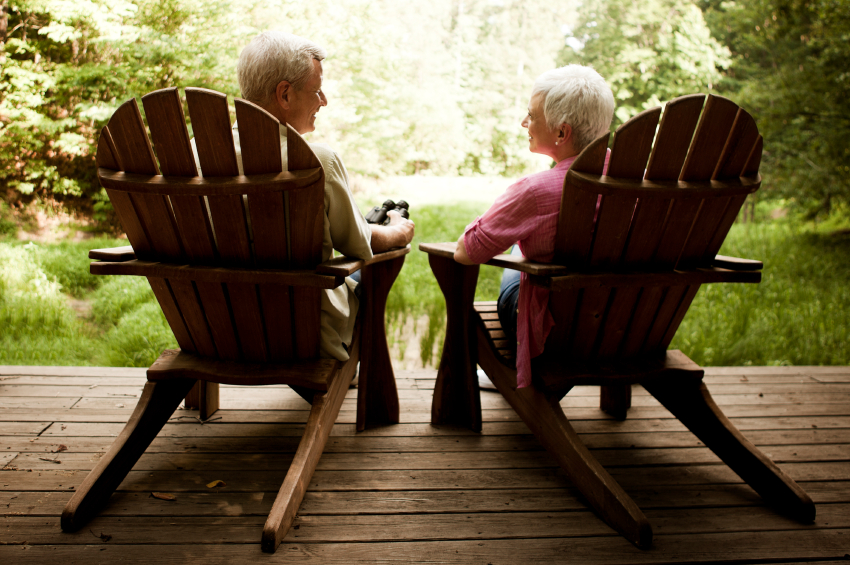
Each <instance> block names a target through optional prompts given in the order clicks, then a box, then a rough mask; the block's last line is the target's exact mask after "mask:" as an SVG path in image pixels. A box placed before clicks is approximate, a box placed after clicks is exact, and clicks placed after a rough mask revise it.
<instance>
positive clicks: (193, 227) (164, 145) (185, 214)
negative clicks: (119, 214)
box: [142, 88, 216, 263]
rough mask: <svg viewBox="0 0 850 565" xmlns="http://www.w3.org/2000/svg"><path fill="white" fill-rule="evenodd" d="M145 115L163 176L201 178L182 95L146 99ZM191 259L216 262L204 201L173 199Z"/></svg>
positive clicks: (170, 92)
mask: <svg viewBox="0 0 850 565" xmlns="http://www.w3.org/2000/svg"><path fill="white" fill-rule="evenodd" d="M142 103H143V104H144V107H145V115H146V116H147V118H148V124H149V127H150V131H151V138H152V139H153V144H154V148H155V150H156V154H157V157H158V158H159V166H160V169H161V171H162V174H163V175H166V176H178V177H195V176H198V168H197V166H196V165H195V157H194V155H193V154H192V145H191V143H190V142H189V132H188V130H187V129H186V118H185V115H184V114H183V105H182V104H181V102H180V93H179V91H178V90H177V89H176V88H165V89H162V90H157V91H155V92H151V93H150V94H147V95H145V96H143V97H142ZM169 201H170V202H171V207H172V209H173V210H174V217H175V220H176V221H177V227H178V229H179V232H180V239H181V241H182V243H183V249H184V251H185V252H186V255H187V259H188V260H189V261H191V262H193V263H212V262H214V261H215V259H216V249H215V239H214V237H213V234H212V226H211V225H210V220H209V215H208V214H207V210H206V204H205V203H204V199H203V198H202V197H199V196H178V195H172V196H170V197H169Z"/></svg>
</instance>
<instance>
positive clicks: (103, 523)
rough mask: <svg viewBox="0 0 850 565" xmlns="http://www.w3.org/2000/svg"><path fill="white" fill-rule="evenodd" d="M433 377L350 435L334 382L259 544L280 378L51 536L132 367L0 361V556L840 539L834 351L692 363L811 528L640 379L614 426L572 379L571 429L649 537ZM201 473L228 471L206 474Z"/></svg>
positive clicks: (232, 404)
mask: <svg viewBox="0 0 850 565" xmlns="http://www.w3.org/2000/svg"><path fill="white" fill-rule="evenodd" d="M434 379H435V373H434V372H433V371H428V370H418V371H398V379H397V381H398V386H399V396H400V404H401V423H400V424H398V425H395V426H388V427H384V428H377V429H372V430H367V431H366V432H363V433H361V434H357V433H356V432H355V430H354V418H355V409H356V390H351V391H349V394H348V396H347V397H346V400H345V401H344V404H343V409H342V411H341V412H340V417H339V418H338V420H337V424H336V425H335V426H334V429H333V431H332V435H331V438H330V440H329V442H328V446H327V449H326V450H325V454H324V455H323V457H322V458H321V460H320V461H319V465H318V467H317V470H316V473H315V475H314V477H313V480H312V481H311V484H310V486H309V487H308V490H307V494H306V496H305V499H304V503H303V504H302V507H301V509H300V511H299V515H298V518H297V519H296V522H295V524H294V527H293V528H292V530H290V532H289V534H288V535H287V537H286V538H285V539H284V541H283V543H282V544H281V546H280V549H279V550H278V552H277V553H276V554H275V555H274V556H269V555H264V554H262V553H261V552H260V547H259V538H260V533H261V529H262V524H263V522H264V520H265V516H266V514H267V513H268V511H269V509H270V508H271V503H272V500H273V499H274V496H275V493H276V491H277V489H278V487H279V486H280V483H281V481H282V479H283V476H284V475H285V473H286V470H287V467H288V465H289V462H290V461H291V459H292V456H293V453H294V451H295V449H296V447H297V442H298V439H299V435H300V433H301V431H302V430H303V424H304V421H305V420H306V417H307V412H308V405H307V404H306V403H305V402H304V401H303V400H301V399H300V397H298V396H297V395H296V394H295V393H294V392H292V391H291V390H289V389H288V388H287V387H267V388H265V389H259V388H248V387H233V386H227V387H222V402H221V404H222V410H220V411H219V412H218V413H216V414H215V415H214V416H213V419H211V420H209V421H207V422H205V423H202V422H201V421H200V419H199V418H198V413H197V411H193V410H184V409H180V410H178V411H176V412H175V414H174V416H173V418H172V419H171V420H170V421H169V423H168V424H166V426H165V428H164V429H163V431H162V433H161V434H160V435H159V436H158V437H157V438H156V439H155V440H154V442H153V443H152V445H151V447H150V448H149V449H148V451H147V452H146V453H145V454H144V455H143V456H142V458H141V459H140V461H139V463H138V464H137V465H136V467H135V468H134V470H133V471H131V473H130V475H129V476H128V477H127V479H126V480H125V481H124V482H123V483H122V485H121V486H120V487H119V491H118V492H117V493H116V494H115V495H114V496H113V498H112V500H111V501H110V503H109V505H108V506H107V508H106V509H105V510H104V511H103V513H102V514H101V515H100V516H98V517H97V518H95V519H94V520H93V521H92V522H91V524H90V527H87V528H84V529H82V530H81V531H80V532H77V533H75V534H64V533H62V532H61V531H60V529H59V520H58V517H59V514H60V513H61V510H62V508H63V507H64V505H65V503H66V502H67V501H68V499H69V498H70V496H71V494H72V493H73V489H74V488H76V486H78V485H79V484H80V483H81V482H82V480H83V478H84V477H85V475H86V474H87V473H88V470H89V469H91V468H92V466H93V465H94V464H95V463H96V462H97V460H98V459H99V458H100V457H101V456H102V454H103V453H104V452H105V451H106V449H107V448H108V447H109V445H110V444H111V442H112V441H113V440H114V438H115V436H116V435H117V434H118V433H119V432H120V430H121V428H122V427H123V424H124V422H126V421H127V419H128V418H129V416H130V414H131V412H132V409H133V407H134V406H135V403H136V401H137V399H138V396H139V394H140V392H141V388H142V386H143V384H144V381H145V370H144V369H131V368H126V369H125V368H117V369H113V368H104V367H14V366H0V469H1V470H0V507H2V508H4V514H3V525H2V527H0V561H2V562H4V563H60V562H72V563H73V562H85V563H87V564H90V563H111V562H114V561H123V562H139V563H141V562H148V561H156V562H162V563H178V562H179V563H199V562H203V563H236V562H246V561H248V560H250V559H258V560H264V561H269V562H284V561H285V562H287V563H359V562H363V563H367V562H368V563H372V562H375V561H382V562H383V561H386V562H390V563H392V562H399V563H409V562H425V561H439V562H448V563H471V562H472V563H494V564H495V563H538V562H551V563H558V562H567V561H569V562H575V563H600V564H602V563H674V562H675V563H718V562H732V563H759V562H780V563H803V562H808V561H817V562H827V563H828V562H830V561H833V562H836V563H837V562H846V561H845V555H847V554H848V553H850V368H848V367H714V368H707V369H706V378H705V380H706V383H707V384H708V386H709V389H710V390H711V392H712V395H713V396H714V398H715V399H716V401H717V403H718V405H720V406H721V407H722V409H723V410H724V412H725V413H726V414H727V415H728V416H729V417H730V419H731V420H732V421H733V422H734V423H735V425H736V426H738V427H739V428H740V429H741V430H742V431H743V433H744V434H745V436H746V437H747V438H748V439H750V440H751V441H752V442H753V443H755V444H756V445H758V446H759V447H760V449H762V450H763V451H764V452H765V453H766V454H768V455H769V456H770V457H771V458H772V459H773V460H774V461H776V462H777V463H778V464H779V465H780V466H781V467H782V468H783V469H784V470H785V471H786V472H787V473H788V474H789V475H790V476H791V477H793V478H794V479H795V480H797V481H798V482H799V483H800V484H801V486H802V487H803V488H804V489H806V491H807V492H808V493H809V494H810V495H811V496H812V498H813V499H814V501H815V502H816V504H817V505H818V519H817V521H816V523H815V524H813V525H805V524H799V523H796V522H794V521H792V520H789V519H787V518H785V517H783V516H781V515H778V514H776V513H775V512H774V511H773V510H772V509H771V508H769V507H766V506H765V505H764V504H763V502H762V501H761V499H760V498H759V497H758V495H756V494H755V493H754V492H753V491H752V489H750V488H749V487H748V486H747V485H745V484H743V483H742V482H741V480H740V479H739V478H738V477H737V476H736V475H735V474H734V473H733V472H732V471H731V470H729V469H728V468H727V467H726V466H725V465H723V464H722V463H721V462H720V461H719V460H718V459H717V457H716V456H714V454H713V453H711V452H710V451H709V450H707V449H706V448H705V447H703V446H702V444H701V443H700V442H699V441H698V440H697V439H696V438H695V437H694V436H693V435H692V434H691V433H690V432H688V431H687V430H686V429H685V428H684V427H683V426H682V425H681V424H680V423H679V422H678V421H677V420H675V419H674V418H672V417H671V415H670V414H669V412H667V411H666V410H665V409H664V408H663V407H661V406H660V405H659V404H658V403H657V402H656V401H655V400H654V399H653V398H652V397H651V396H649V395H648V394H646V393H645V391H643V389H641V388H640V387H635V389H634V396H633V405H634V408H633V409H632V410H631V411H630V412H629V419H628V420H626V421H625V422H617V421H614V420H612V419H610V418H609V417H608V416H607V415H606V414H604V413H603V412H602V411H600V410H599V409H598V394H599V393H598V389H594V388H593V387H577V388H576V390H574V391H572V392H571V393H570V394H569V395H567V397H566V398H565V399H564V400H563V402H562V405H563V406H564V409H565V412H566V414H567V416H568V417H569V418H570V420H571V421H572V422H573V424H574V427H575V428H576V430H577V432H578V433H579V434H580V435H581V436H582V439H583V440H584V441H585V443H586V445H588V447H589V448H590V449H591V450H592V451H593V453H594V455H595V456H596V457H597V458H598V459H599V460H600V462H601V463H602V464H603V465H605V466H606V468H607V469H608V470H609V472H610V473H611V474H612V475H613V476H614V477H615V478H617V480H618V481H620V483H621V484H622V486H623V488H624V489H625V490H626V491H627V492H628V493H629V494H630V495H631V496H632V497H633V498H634V499H635V501H636V502H637V503H638V504H639V505H640V506H641V508H642V509H643V510H644V511H645V513H646V515H647V517H648V518H649V520H650V521H651V522H652V524H653V527H654V531H655V542H654V546H653V548H652V549H650V550H646V551H641V550H638V549H636V548H634V547H633V546H632V545H631V544H629V543H628V542H627V541H625V540H623V539H622V538H620V537H619V536H618V535H616V534H615V533H614V532H613V531H612V530H611V529H610V528H609V527H608V526H607V525H605V523H604V522H602V521H601V520H599V518H597V517H596V516H595V514H593V513H592V512H591V511H589V510H588V508H587V506H586V504H585V503H584V502H583V500H582V498H581V496H580V495H579V494H578V492H577V491H576V490H575V489H574V488H573V487H572V485H571V484H570V483H569V481H568V480H567V479H566V478H565V476H564V474H563V472H562V471H561V470H560V469H559V468H558V467H557V466H556V465H555V464H554V462H553V461H552V460H551V458H550V457H549V455H548V454H547V453H546V452H545V451H544V450H542V449H541V447H540V445H539V444H538V443H537V441H536V440H535V439H534V437H533V436H532V435H531V434H530V432H529V430H528V428H527V427H526V426H525V424H523V423H522V422H521V421H520V420H519V419H518V418H517V417H516V414H515V413H514V412H513V410H512V409H511V408H510V407H509V406H508V405H507V403H506V402H505V401H504V399H502V398H501V396H499V395H498V394H495V393H490V392H482V408H483V419H484V426H483V430H482V433H481V434H476V433H473V432H470V431H468V430H464V429H460V428H454V427H451V426H431V425H430V423H429V421H430V402H431V395H432V389H433V386H434ZM270 389H273V390H270ZM215 479H221V480H224V481H225V482H226V483H227V485H226V486H225V487H223V488H216V489H209V488H207V487H206V484H207V483H209V482H210V481H212V480H215ZM154 490H155V491H161V492H168V493H172V494H174V495H175V496H176V500H175V501H173V502H168V501H163V500H159V499H155V498H153V497H151V496H150V492H151V491H154ZM102 534H103V535H102ZM106 536H111V537H109V538H108V541H104V540H105V539H106ZM189 539H191V540H193V541H194V543H193V544H187V543H186V540H189Z"/></svg>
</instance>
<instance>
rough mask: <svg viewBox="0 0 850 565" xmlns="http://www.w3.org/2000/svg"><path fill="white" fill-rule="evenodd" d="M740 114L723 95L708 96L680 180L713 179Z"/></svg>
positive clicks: (733, 104)
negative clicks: (736, 118) (730, 132)
mask: <svg viewBox="0 0 850 565" xmlns="http://www.w3.org/2000/svg"><path fill="white" fill-rule="evenodd" d="M737 115H738V105H737V104H735V103H734V102H732V101H731V100H729V99H727V98H723V97H722V96H715V95H713V94H709V95H708V98H707V100H706V102H705V110H704V111H703V113H702V116H701V117H700V121H699V125H698V126H697V131H696V133H695V134H694V139H693V141H692V142H691V147H690V149H689V150H688V156H687V158H686V159H685V164H684V165H683V166H682V174H681V175H680V176H679V179H680V180H683V181H695V180H708V179H710V178H711V177H712V175H713V173H714V170H715V168H716V167H717V163H718V161H719V159H720V155H721V152H722V151H723V147H724V146H725V145H726V140H727V138H728V137H729V131H730V130H731V129H732V124H733V123H734V121H735V117H736V116H737Z"/></svg>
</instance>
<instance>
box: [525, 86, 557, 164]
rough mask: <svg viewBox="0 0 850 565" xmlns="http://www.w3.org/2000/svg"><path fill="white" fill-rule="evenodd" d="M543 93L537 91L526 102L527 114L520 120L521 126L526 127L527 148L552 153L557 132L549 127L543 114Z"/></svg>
mask: <svg viewBox="0 0 850 565" xmlns="http://www.w3.org/2000/svg"><path fill="white" fill-rule="evenodd" d="M543 100H544V98H543V94H541V93H539V92H538V93H537V94H535V95H534V96H532V97H531V101H530V102H529V103H528V115H526V116H525V119H523V120H522V127H524V128H528V150H529V151H531V152H532V153H541V154H543V155H550V156H551V155H553V154H554V152H555V141H557V140H558V132H557V131H552V130H550V129H549V126H548V125H546V118H545V117H544V116H543Z"/></svg>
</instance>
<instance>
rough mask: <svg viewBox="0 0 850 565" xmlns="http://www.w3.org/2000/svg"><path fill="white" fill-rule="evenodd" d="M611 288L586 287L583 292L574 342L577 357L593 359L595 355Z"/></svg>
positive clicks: (573, 349) (574, 351)
mask: <svg viewBox="0 0 850 565" xmlns="http://www.w3.org/2000/svg"><path fill="white" fill-rule="evenodd" d="M610 297H611V289H610V288H586V289H584V291H583V292H582V295H581V300H580V304H579V305H578V307H577V313H576V322H575V323H576V327H577V328H578V330H577V331H575V335H574V336H573V342H572V355H571V357H573V358H575V359H591V358H593V357H594V356H595V353H596V351H595V346H596V343H597V340H598V338H599V335H600V332H601V330H602V328H603V322H604V321H605V313H606V312H607V311H608V306H609V298H610Z"/></svg>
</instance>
